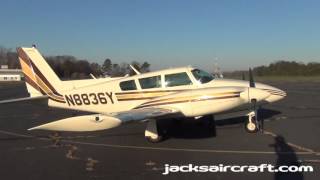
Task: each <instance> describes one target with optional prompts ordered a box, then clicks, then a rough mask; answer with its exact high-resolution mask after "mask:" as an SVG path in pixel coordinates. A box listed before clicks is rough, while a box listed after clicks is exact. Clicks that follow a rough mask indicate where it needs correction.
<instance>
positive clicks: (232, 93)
mask: <svg viewBox="0 0 320 180" xmlns="http://www.w3.org/2000/svg"><path fill="white" fill-rule="evenodd" d="M239 93H240V92H239V91H238V92H221V93H212V94H205V95H201V96H199V95H193V96H182V97H172V98H165V99H158V100H154V101H149V102H146V103H144V104H142V105H146V104H150V103H155V102H163V101H170V100H177V99H179V100H180V99H191V98H195V97H203V96H217V95H218V96H219V95H239Z"/></svg>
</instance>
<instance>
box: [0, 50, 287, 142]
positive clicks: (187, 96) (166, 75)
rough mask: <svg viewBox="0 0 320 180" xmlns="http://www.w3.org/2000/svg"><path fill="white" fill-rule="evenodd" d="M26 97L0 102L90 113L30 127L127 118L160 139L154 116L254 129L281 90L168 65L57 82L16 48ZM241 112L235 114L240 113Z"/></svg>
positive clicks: (63, 127) (113, 123) (106, 125)
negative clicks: (221, 120) (38, 102)
mask: <svg viewBox="0 0 320 180" xmlns="http://www.w3.org/2000/svg"><path fill="white" fill-rule="evenodd" d="M17 52H18V56H19V61H20V63H21V67H22V71H23V73H24V76H25V81H26V86H27V90H28V92H29V94H30V97H27V98H20V99H13V100H6V101H2V102H0V103H9V102H17V101H21V100H32V99H39V98H47V99H48V106H51V107H57V108H63V109H73V110H79V111H87V112H91V113H93V114H92V115H83V116H76V117H70V118H66V119H61V120H57V121H53V122H51V123H47V124H43V125H40V126H37V127H33V128H30V129H29V130H37V129H43V130H52V131H78V132H83V131H98V130H105V129H110V128H114V127H117V126H120V125H123V124H126V123H129V122H139V121H147V123H148V124H147V127H146V130H145V137H146V139H147V140H149V141H151V142H159V141H161V140H162V136H161V134H160V133H159V132H160V131H159V130H158V127H157V121H158V120H159V119H168V118H178V117H190V118H194V119H195V120H196V119H199V117H202V116H205V117H211V121H214V120H218V117H219V115H228V114H229V115H232V114H234V112H238V113H236V114H237V115H236V116H247V117H248V119H247V121H246V122H245V129H246V130H247V131H248V132H257V131H258V130H259V128H260V126H259V122H258V120H257V108H256V107H258V106H261V105H263V104H267V103H272V102H275V101H278V100H280V99H282V98H284V97H285V96H286V93H285V92H284V91H282V90H280V89H277V88H275V87H272V86H269V85H266V84H261V83H255V82H254V81H253V79H252V74H251V73H250V77H251V78H250V82H247V81H241V80H229V79H215V78H214V77H213V76H212V75H211V74H209V73H207V72H205V71H203V70H200V69H195V68H192V67H182V68H172V69H166V70H161V71H155V72H148V73H143V74H140V73H139V72H138V71H136V70H135V69H134V68H133V69H134V70H135V72H136V75H133V76H130V77H127V76H126V77H120V78H100V79H88V80H76V81H61V80H60V79H59V78H58V76H57V75H56V74H55V73H54V71H53V70H52V69H51V68H50V66H49V65H48V64H47V62H46V61H45V59H44V58H43V57H42V56H41V54H40V53H39V51H38V50H37V49H36V48H35V47H32V48H17ZM239 112H240V114H239Z"/></svg>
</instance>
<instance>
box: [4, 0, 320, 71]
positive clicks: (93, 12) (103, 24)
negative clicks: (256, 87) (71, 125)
mask: <svg viewBox="0 0 320 180" xmlns="http://www.w3.org/2000/svg"><path fill="white" fill-rule="evenodd" d="M319 9H320V1H317V0H314V1H308V0H301V1H296V0H259V1H257V0H208V1H206V0H200V1H199V0H198V1H197V0H193V1H191V0H127V1H125V0H116V1H113V0H92V1H89V0H83V1H79V0H77V1H73V0H68V1H66V0H64V1H63V0H54V1H53V0H50V1H49V0H48V1H46V0H19V1H18V0H2V1H1V6H0V46H3V47H6V48H16V47H18V46H31V45H32V44H36V45H37V47H38V49H39V50H40V52H41V53H42V54H44V55H46V56H51V55H52V56H53V55H73V56H75V57H77V58H80V59H88V60H90V61H95V62H99V63H102V62H103V61H104V59H106V58H110V59H111V60H112V61H113V62H114V63H121V62H131V61H133V60H135V61H140V62H142V61H148V62H149V63H150V64H151V68H152V69H163V68H167V67H177V66H185V65H193V66H196V67H199V68H203V69H206V70H211V69H213V67H214V64H218V66H219V67H220V68H221V69H222V70H225V71H230V70H245V69H248V68H249V67H253V66H258V65H267V64H269V63H272V62H275V61H276V60H295V61H300V62H311V61H312V62H320V23H319V20H320V11H319Z"/></svg>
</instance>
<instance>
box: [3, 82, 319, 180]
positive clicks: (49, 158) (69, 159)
mask: <svg viewBox="0 0 320 180" xmlns="http://www.w3.org/2000/svg"><path fill="white" fill-rule="evenodd" d="M270 84H271V85H274V86H276V87H279V88H281V89H283V90H285V91H287V94H288V96H287V97H286V98H285V99H284V100H282V101H280V102H277V103H275V104H271V105H268V106H266V107H264V110H263V111H262V115H263V117H264V127H265V132H264V133H258V134H248V133H246V132H245V131H244V128H243V123H242V122H241V121H242V119H236V120H229V121H225V122H219V123H217V124H216V129H215V131H214V132H213V131H209V130H208V128H207V127H206V126H205V125H203V124H199V123H194V122H184V123H178V124H170V125H168V126H167V131H168V135H169V138H167V139H166V140H165V141H163V142H162V143H158V144H151V143H148V142H147V141H146V140H145V139H144V130H145V126H146V124H144V123H138V124H129V125H126V126H122V127H119V128H115V129H111V130H108V131H102V132H93V133H62V134H60V135H61V137H62V139H61V140H60V141H59V143H60V144H59V145H58V146H54V143H55V139H56V138H55V137H53V136H54V135H53V134H51V132H48V131H32V132H29V131H27V130H26V129H28V128H30V127H33V126H36V125H39V124H43V123H46V122H50V121H53V120H56V119H60V118H64V117H68V116H72V115H75V114H78V113H79V112H75V111H65V110H61V109H52V108H47V107H46V105H45V104H44V103H43V102H42V101H37V102H20V103H15V104H6V105H0V179H4V180H6V179H32V180H37V179H47V180H51V179H52V180H56V179H75V180H81V179H160V178H161V179H162V178H163V179H178V178H179V179H213V180H214V179H219V180H220V179H244V178H245V179H260V180H261V179H290V180H293V179H299V180H302V179H306V180H312V179H314V180H318V179H319V177H320V172H319V170H320V141H319V137H320V84H319V83H311V82H310V83H309V82H277V83H274V82H273V83H272V82H270ZM26 95H27V94H26V90H25V87H24V84H21V83H10V84H7V83H0V99H11V98H16V97H24V96H26ZM265 163H270V164H273V165H290V164H297V165H311V166H313V168H314V172H312V173H311V172H308V173H286V174H281V173H269V172H259V173H249V172H244V173H232V172H228V173H226V172H216V173H210V172H206V173H171V174H169V175H166V176H164V175H162V173H163V172H164V167H165V166H164V165H165V164H170V165H188V164H194V165H219V164H224V165H233V164H235V165H259V164H265Z"/></svg>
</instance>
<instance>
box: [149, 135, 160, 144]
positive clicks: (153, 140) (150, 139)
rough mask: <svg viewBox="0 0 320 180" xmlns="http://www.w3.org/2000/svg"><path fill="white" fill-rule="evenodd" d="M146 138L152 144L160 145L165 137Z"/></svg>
mask: <svg viewBox="0 0 320 180" xmlns="http://www.w3.org/2000/svg"><path fill="white" fill-rule="evenodd" d="M145 138H146V139H147V141H149V142H151V143H158V142H161V141H162V140H163V136H157V137H151V136H145Z"/></svg>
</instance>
